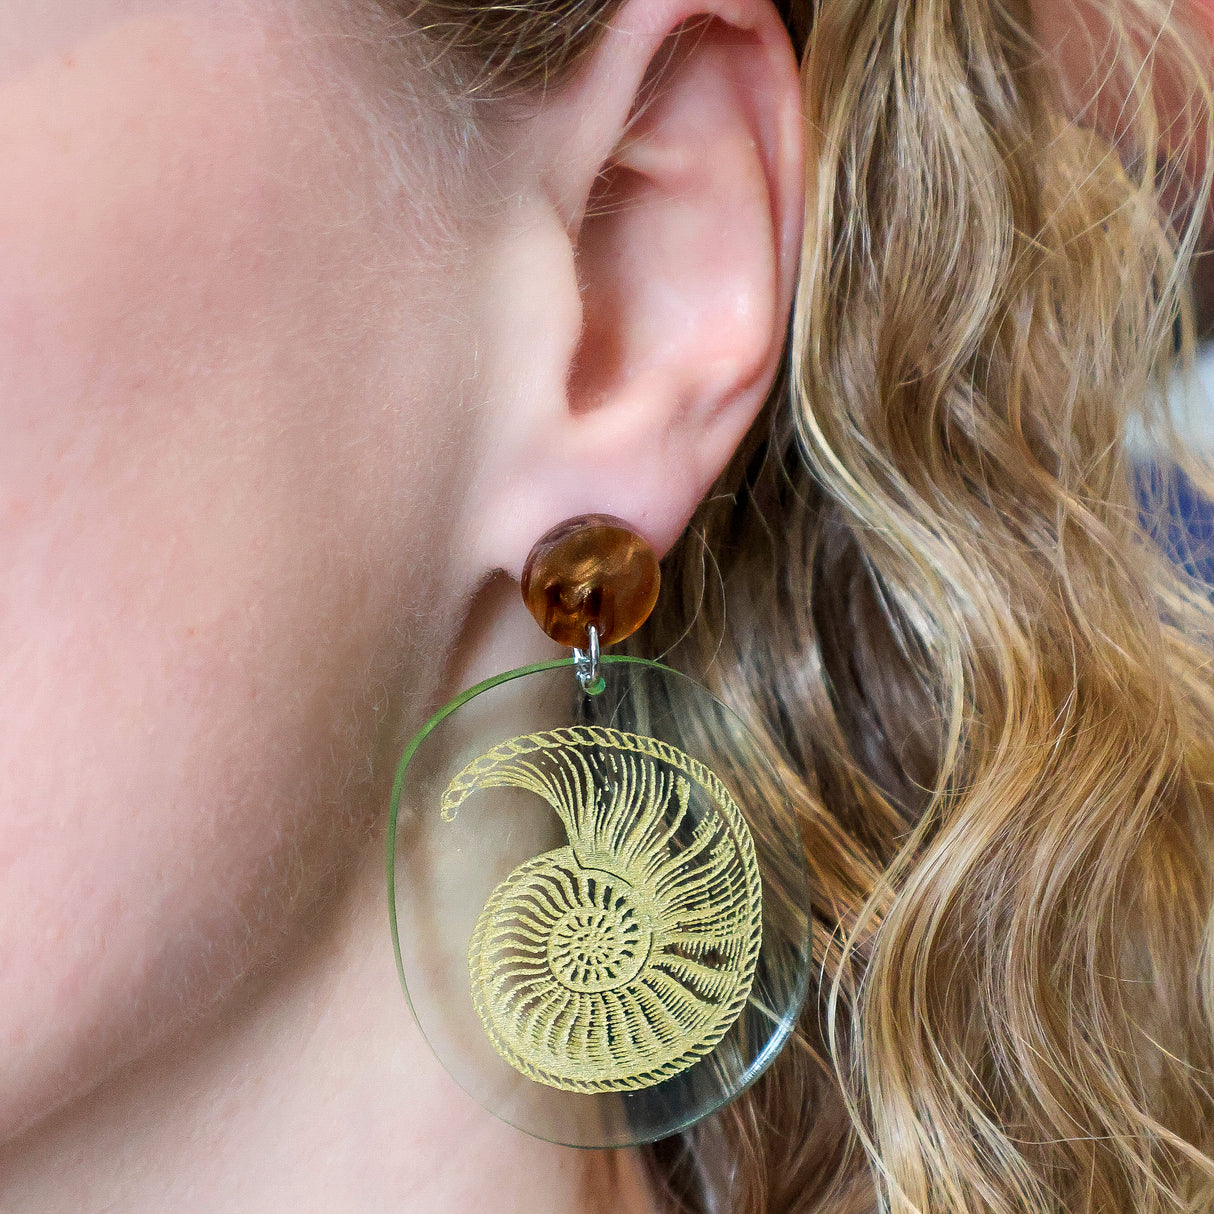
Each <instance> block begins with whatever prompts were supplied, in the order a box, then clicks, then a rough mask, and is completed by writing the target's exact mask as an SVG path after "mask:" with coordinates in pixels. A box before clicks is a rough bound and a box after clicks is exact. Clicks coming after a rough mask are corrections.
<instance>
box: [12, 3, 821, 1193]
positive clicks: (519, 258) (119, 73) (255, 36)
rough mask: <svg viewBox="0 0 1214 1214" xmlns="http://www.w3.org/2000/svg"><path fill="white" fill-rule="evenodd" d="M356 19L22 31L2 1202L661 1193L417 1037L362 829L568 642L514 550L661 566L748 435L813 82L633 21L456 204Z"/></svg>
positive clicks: (103, 19)
mask: <svg viewBox="0 0 1214 1214" xmlns="http://www.w3.org/2000/svg"><path fill="white" fill-rule="evenodd" d="M702 13H708V14H710V15H711V14H716V15H717V18H718V20H717V22H716V24H715V25H714V26H713V27H712V28H711V29H710V30H709V31H708V32H707V33H705V34H704V35H703V36H701V37H700V38H699V39H698V40H697V41H696V43H695V46H694V47H693V48H692V49H691V50H690V51H689V52H688V53H686V54H683V55H679V56H675V57H674V59H673V60H671V65H670V66H669V68H668V75H669V80H668V87H667V89H666V90H665V92H664V93H663V95H662V99H661V101H659V102H657V103H655V104H653V105H652V106H651V107H650V108H649V109H648V110H647V112H646V115H645V117H644V119H643V120H642V121H641V122H640V123H638V124H634V125H633V127H632V128H631V129H630V130H629V131H628V137H627V139H625V137H624V136H625V128H626V126H627V125H628V119H629V114H630V112H631V111H632V107H633V103H634V101H635V98H636V96H637V93H638V90H639V89H640V88H641V87H642V82H643V80H644V77H645V72H646V69H647V67H648V65H649V63H650V62H651V61H652V60H653V58H654V57H655V55H656V54H657V53H658V52H659V50H660V48H661V47H662V45H663V42H664V41H665V39H666V38H667V36H668V35H669V34H670V33H671V32H672V31H673V30H675V29H676V28H678V27H679V25H680V24H681V23H682V22H683V21H684V20H685V19H687V18H689V17H691V16H694V15H697V14H702ZM345 33H346V31H345V30H344V28H340V27H339V26H338V24H337V16H336V14H335V12H333V11H332V10H331V8H330V7H329V6H326V5H322V4H316V5H315V6H312V7H308V6H305V5H304V4H303V3H302V0H301V2H300V3H287V2H286V0H284V2H283V3H281V4H271V3H261V4H257V3H253V2H252V0H249V2H247V3H245V2H244V0H229V2H227V3H223V4H219V5H216V4H213V3H207V2H204V0H162V2H160V3H152V2H144V3H135V2H134V0H111V2H109V3H93V2H90V3H84V0H61V2H60V3H56V4H53V5H40V4H29V5H22V6H20V7H18V8H17V10H16V11H15V12H13V13H11V14H8V15H6V21H5V23H4V33H3V35H0V37H2V38H3V42H2V43H0V90H2V93H0V164H3V165H4V169H3V173H4V178H5V188H4V189H3V190H0V433H2V434H3V441H2V444H0V569H2V570H3V571H4V573H3V578H2V579H0V714H2V718H3V720H4V721H5V723H6V727H5V730H4V731H3V734H2V735H0V807H2V809H0V1058H3V1060H4V1070H3V1074H4V1083H3V1084H0V1142H4V1143H6V1144H7V1145H5V1146H3V1147H0V1209H4V1210H6V1211H8V1210H20V1211H23V1210H31V1211H32V1210H36V1211H38V1212H39V1214H52V1212H53V1211H56V1210H64V1211H67V1210H72V1211H87V1210H92V1209H109V1208H118V1209H122V1210H127V1211H136V1210H163V1209H166V1208H172V1209H175V1210H209V1211H213V1210H218V1209H254V1208H255V1209H288V1208H289V1209H292V1210H299V1211H307V1210H312V1209H316V1210H322V1209H323V1210H327V1211H335V1210H342V1209H352V1210H357V1209H370V1208H385V1207H387V1206H389V1205H390V1206H391V1208H393V1209H398V1210H407V1209H418V1210H427V1211H434V1212H440V1211H442V1210H445V1209H448V1208H450V1209H469V1208H488V1207H487V1206H486V1205H485V1203H486V1202H487V1201H490V1202H491V1203H492V1208H498V1209H524V1208H525V1209H528V1210H537V1211H542V1210H545V1209H562V1210H570V1209H590V1208H594V1206H595V1204H596V1203H599V1204H606V1205H608V1206H609V1207H610V1208H616V1209H627V1208H631V1207H632V1206H634V1205H635V1206H636V1207H638V1208H640V1207H641V1206H643V1204H644V1202H645V1196H644V1193H643V1190H642V1189H641V1187H640V1186H639V1183H638V1182H637V1179H636V1174H635V1169H634V1167H633V1165H632V1163H631V1162H630V1161H629V1160H628V1159H626V1158H624V1159H619V1160H616V1159H613V1158H612V1157H609V1156H604V1157H596V1156H583V1155H577V1154H575V1153H572V1152H568V1151H563V1150H560V1149H558V1148H553V1147H550V1146H547V1145H545V1144H541V1143H535V1142H532V1141H531V1140H528V1139H525V1138H523V1137H522V1136H520V1135H518V1134H517V1133H515V1132H514V1131H511V1130H509V1129H508V1128H507V1127H505V1126H503V1125H501V1124H500V1123H497V1122H495V1121H494V1120H493V1119H492V1118H491V1117H489V1116H488V1115H487V1114H485V1113H483V1112H482V1111H481V1110H479V1109H477V1108H476V1107H475V1106H473V1105H471V1103H470V1102H469V1101H467V1099H466V1098H465V1097H463V1096H462V1094H461V1093H459V1092H458V1091H457V1090H455V1089H454V1088H453V1085H452V1084H451V1083H450V1082H449V1081H448V1080H447V1079H446V1077H445V1076H444V1075H443V1074H442V1072H441V1070H440V1069H439V1068H438V1066H437V1064H436V1063H435V1062H434V1061H433V1060H432V1059H431V1058H430V1056H429V1054H428V1052H427V1051H426V1049H425V1047H424V1044H423V1043H422V1042H421V1040H420V1038H419V1037H418V1034H417V1032H416V1030H415V1029H414V1028H413V1027H412V1025H411V1024H410V1022H409V1020H408V1017H407V1015H406V1013H405V1006H404V1002H403V999H402V998H401V995H400V992H399V990H398V988H397V985H396V979H395V974H394V968H393V963H392V957H391V951H390V947H389V944H388V935H387V927H386V907H385V898H384V893H383V888H382V875H381V864H382V861H381V856H382V834H381V833H380V831H381V830H382V816H383V813H384V810H385V805H386V799H387V784H388V782H389V781H390V779H391V774H392V764H393V762H394V760H395V757H396V755H397V754H398V753H399V749H400V746H401V742H402V740H403V738H404V737H405V736H407V734H408V732H409V730H410V729H411V728H412V727H413V726H415V725H416V724H417V723H418V722H419V721H420V719H421V718H422V715H423V713H424V712H425V710H426V709H427V707H428V706H431V705H433V704H434V703H435V702H437V701H438V700H440V699H441V698H442V697H443V696H444V695H446V694H449V693H450V692H451V691H452V690H454V689H455V688H456V687H458V686H459V685H460V684H461V683H463V682H464V681H466V680H467V679H468V678H470V677H473V676H474V675H475V674H477V673H484V672H488V671H490V670H494V669H501V668H502V667H503V666H505V665H517V664H519V663H520V662H522V661H526V660H528V659H529V658H531V657H533V656H536V655H537V654H538V653H541V652H545V646H546V645H547V642H546V641H545V640H544V638H543V637H542V636H540V635H539V634H538V633H537V632H536V631H535V630H534V627H533V625H531V624H530V622H529V620H528V619H527V618H526V617H525V613H523V612H522V608H521V605H520V604H519V603H518V602H517V591H516V590H514V589H513V588H512V587H511V586H510V585H509V583H508V579H509V578H510V577H511V576H513V577H517V574H518V572H519V569H520V567H521V564H522V561H523V558H524V557H525V555H526V551H527V548H528V547H529V545H530V543H531V541H532V540H534V538H535V537H536V536H538V535H539V534H540V533H541V532H542V531H543V530H544V529H546V527H547V526H550V525H551V524H553V523H555V522H557V521H559V520H560V519H561V518H564V517H568V516H570V515H573V514H577V513H581V512H586V511H590V510H607V511H610V512H612V513H616V514H619V515H622V516H623V517H625V518H627V519H629V520H630V521H633V522H634V525H636V526H638V527H639V528H640V529H642V530H643V531H644V532H645V533H646V534H647V535H648V536H649V538H650V539H651V540H652V541H653V542H654V543H655V544H656V545H657V546H658V547H659V548H662V547H665V546H667V545H668V544H669V543H671V542H672V541H673V539H674V538H675V536H677V534H678V533H679V531H680V530H681V528H682V526H683V525H684V523H685V522H686V519H687V517H688V515H689V514H690V512H691V510H692V509H693V508H694V506H695V503H696V501H697V500H698V498H699V497H700V496H701V495H702V493H703V492H704V491H705V490H706V489H707V487H708V486H709V485H710V484H711V482H712V480H713V478H714V477H715V475H716V473H717V471H718V469H719V468H720V466H721V465H722V464H723V463H724V461H725V460H726V459H727V458H728V455H729V453H730V451H731V450H732V448H733V446H734V445H735V444H736V443H737V441H738V440H739V439H740V437H741V435H742V434H743V433H744V432H745V430H746V428H747V426H748V425H749V423H750V420H751V419H752V418H753V416H754V415H755V413H756V412H757V410H758V408H759V406H760V404H761V401H762V399H763V396H764V393H765V390H766V386H767V384H768V383H769V382H770V379H771V377H772V375H773V373H774V370H775V365H776V360H777V358H778V354H779V348H780V342H781V336H782V320H783V317H784V316H785V315H786V312H787V306H788V302H789V299H790V296H791V283H792V273H793V266H794V261H795V249H796V243H797V240H798V236H799V232H798V224H799V199H800V130H799V120H798V117H797V107H796V81H795V65H794V64H793V62H792V56H791V52H790V51H789V50H788V48H787V45H786V43H785V42H784V40H783V35H782V31H781V29H780V26H779V24H778V20H777V19H776V17H775V14H774V12H773V11H772V10H770V9H769V8H768V7H767V6H766V5H765V4H763V3H760V2H759V0H742V2H740V3H731V4H729V5H727V6H723V8H722V9H721V10H718V8H717V6H715V5H712V4H710V5H686V4H679V3H673V2H670V0H640V2H637V3H632V4H630V5H628V6H626V7H625V10H624V11H623V12H622V14H621V16H620V18H619V19H618V20H617V22H616V23H615V26H614V27H613V30H612V31H611V32H610V33H609V35H608V36H607V37H606V38H605V39H604V46H603V48H602V49H601V50H600V52H599V53H598V54H597V56H596V58H595V60H594V61H593V62H592V64H591V65H590V66H589V67H588V69H587V70H586V71H585V72H584V73H582V75H581V76H580V77H579V78H578V80H577V81H576V82H574V84H573V85H571V87H570V88H569V89H567V90H565V92H563V93H562V94H561V96H560V97H558V98H554V99H552V100H551V101H550V102H549V103H548V104H546V105H545V106H544V107H541V108H540V109H538V110H537V111H536V112H535V113H533V114H531V115H529V116H528V117H527V118H526V119H525V120H519V119H517V118H516V119H514V120H512V121H511V122H508V123H504V124H503V125H502V127H501V128H500V129H499V130H496V131H495V133H494V139H495V143H494V148H495V151H494V153H493V154H492V155H486V156H485V158H484V159H482V160H475V161H474V162H472V163H471V167H472V169H473V170H474V171H475V172H476V173H479V174H480V175H479V176H478V177H477V190H476V193H475V197H473V196H472V195H471V194H466V195H460V194H459V190H460V189H464V188H466V187H465V186H462V185H461V184H460V174H459V173H457V172H455V171H454V169H453V170H452V172H451V173H450V174H449V175H448V174H446V173H445V170H442V171H440V170H436V169H435V167H434V166H435V164H436V163H439V164H440V166H441V164H442V161H443V157H444V155H445V154H446V149H447V147H448V144H447V143H446V142H444V136H445V134H446V128H442V127H440V122H439V119H438V118H437V116H436V115H435V114H434V113H432V112H431V108H436V106H435V104H434V98H433V95H432V94H431V93H430V92H428V91H427V89H428V86H427V84H426V82H425V81H424V80H423V79H421V78H420V77H418V76H416V75H415V76H413V77H408V80H409V83H410V85H411V90H400V89H398V90H397V95H395V96H394V98H393V100H392V101H391V104H390V105H387V106H386V108H385V107H381V109H380V113H379V116H378V117H377V118H375V119H374V120H373V119H372V118H371V117H369V116H368V114H369V110H370V109H371V108H372V106H371V104H370V103H371V102H372V101H374V100H375V89H376V88H377V87H378V84H379V82H380V81H381V80H382V77H381V75H380V74H379V73H381V72H382V70H383V63H382V62H380V61H377V62H376V63H374V64H373V63H371V62H369V61H368V62H367V63H366V64H364V63H362V62H361V59H360V53H359V51H358V48H357V44H355V45H354V47H353V49H352V48H351V40H350V39H349V38H348V37H346V36H345ZM369 58H370V57H368V59H369ZM402 70H405V69H404V68H403V67H402ZM409 70H413V71H414V72H415V71H416V70H415V69H409ZM410 91H411V92H412V94H413V97H412V99H410V96H409V95H408V94H409V92H410ZM401 92H404V93H405V94H406V95H405V96H404V97H402V96H400V95H399V94H400V93H401ZM385 114H386V115H387V117H386V118H385ZM706 118H711V119H712V121H706ZM385 124H387V125H385ZM385 138H388V139H390V140H391V142H392V144H393V147H394V151H395V153H396V154H395V155H394V156H393V157H392V158H391V160H389V158H388V157H385V156H384V155H383V152H382V145H383V141H384V140H385ZM488 166H492V168H491V169H490V168H489V167H488ZM448 167H450V166H448ZM605 169H606V171H607V173H608V178H607V179H608V182H609V185H608V187H607V188H608V189H609V191H610V192H611V194H612V195H613V200H614V201H615V202H616V203H618V204H619V205H618V206H609V207H604V208H602V212H601V214H600V213H593V214H592V216H591V218H590V219H587V218H586V210H587V204H588V202H589V201H590V196H591V191H592V190H594V189H596V188H600V187H599V185H598V183H601V182H602V181H603V180H604V179H603V176H602V174H603V172H604V170H605ZM487 174H491V175H489V176H486V175H487ZM439 175H441V176H442V180H441V181H440V180H438V176H439ZM453 199H455V201H453ZM456 202H458V205H456ZM722 232H725V233H731V234H732V235H727V236H726V237H724V238H723V237H722V235H721V234H722ZM575 246H576V247H577V249H578V260H577V262H576V265H575V260H574V247H575ZM575 359H576V364H577V367H578V374H577V375H576V376H572V377H571V368H572V366H573V365H574V362H575ZM495 571H504V576H503V574H502V573H497V574H495Z"/></svg>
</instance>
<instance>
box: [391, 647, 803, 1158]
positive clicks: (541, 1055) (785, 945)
mask: <svg viewBox="0 0 1214 1214" xmlns="http://www.w3.org/2000/svg"><path fill="white" fill-rule="evenodd" d="M601 671H602V675H603V684H604V685H603V690H601V691H600V692H598V693H597V694H587V693H586V692H585V691H583V690H582V688H581V686H580V685H579V683H578V681H577V678H576V675H575V672H574V666H573V663H572V661H569V660H567V661H560V662H551V663H544V664H541V665H538V666H532V667H527V668H524V669H521V670H515V671H510V672H508V673H507V674H503V675H500V676H498V677H497V678H494V679H491V680H488V681H487V682H485V683H482V684H480V685H479V686H477V687H474V688H471V689H470V690H469V691H467V692H465V693H464V694H463V695H461V696H459V697H458V698H457V699H455V700H453V701H452V702H451V703H450V704H448V705H446V706H445V707H444V708H443V709H442V710H441V711H440V712H439V713H437V714H436V715H435V716H434V717H433V718H432V719H431V720H430V721H429V722H428V723H427V724H426V725H425V726H424V727H423V729H422V730H421V731H420V732H419V733H418V735H417V736H416V737H415V738H414V739H413V741H412V742H411V743H410V744H409V747H408V748H407V750H406V752H405V755H404V757H403V758H402V760H401V764H400V768H399V770H398V772H397V779H396V786H395V788H394V791H393V798H392V810H391V819H390V823H389V838H388V894H389V905H390V909H391V916H392V932H393V941H394V944H395V946H396V955H397V963H398V966H399V967H400V974H401V980H402V983H403V984H404V988H405V993H406V995H407V997H408V1000H409V1004H410V1006H411V1007H412V1010H413V1014H414V1016H415V1017H416V1019H417V1022H418V1024H419V1026H420V1027H421V1029H422V1032H423V1033H424V1035H425V1037H426V1039H427V1041H428V1042H429V1044H430V1046H431V1048H432V1049H433V1050H434V1052H435V1054H436V1055H437V1057H438V1058H439V1060H440V1061H441V1062H442V1064H443V1065H444V1066H445V1067H446V1069H447V1070H448V1072H449V1073H450V1074H451V1075H452V1077H453V1078H454V1079H455V1081H456V1082H457V1083H458V1084H459V1085H460V1086H461V1087H462V1088H463V1089H464V1090H465V1091H466V1092H468V1093H469V1095H471V1096H472V1097H473V1098H474V1099H476V1100H477V1101H479V1102H480V1103H481V1104H482V1105H483V1106H484V1107H485V1108H487V1109H488V1110H490V1111H491V1112H492V1113H494V1114H495V1115H497V1116H498V1117H500V1118H502V1119H503V1120H505V1121H507V1122H509V1123H510V1124H511V1125H514V1126H516V1127H518V1128H519V1129H521V1130H524V1131H526V1132H527V1133H529V1134H533V1135H535V1136H537V1137H540V1138H544V1139H547V1140H549V1141H552V1142H559V1143H564V1144H567V1145H570V1146H577V1147H616V1146H625V1145H631V1144H637V1143H642V1142H650V1141H653V1140H655V1139H658V1138H663V1137H667V1136H669V1135H671V1134H674V1133H677V1132H678V1131H679V1130H681V1129H684V1128H686V1127H687V1126H688V1125H690V1124H692V1123H693V1122H695V1121H698V1120H699V1119H701V1118H702V1117H705V1116H707V1115H709V1114H710V1113H712V1112H714V1111H715V1110H716V1109H718V1108H720V1107H721V1106H722V1105H723V1104H725V1103H726V1102H728V1101H729V1100H730V1099H732V1098H733V1097H734V1096H736V1095H737V1094H738V1093H739V1092H741V1091H742V1090H743V1089H744V1088H745V1087H746V1086H747V1085H749V1084H750V1083H752V1082H753V1081H754V1080H755V1079H756V1078H757V1077H758V1076H759V1074H761V1073H762V1071H763V1070H764V1068H765V1067H766V1066H767V1065H768V1064H769V1063H770V1062H771V1060H772V1059H773V1058H774V1057H775V1055H776V1054H777V1053H778V1051H779V1050H780V1048H781V1047H782V1046H783V1044H784V1043H785V1041H786V1039H787V1037H788V1035H789V1033H790V1032H791V1031H792V1029H793V1027H794V1025H795V1022H796V1017H797V1014H798V1012H799V1010H800V1006H801V1003H802V1001H803V999H804V997H805V992H806V989H807V986H808V980H809V971H810V940H809V918H810V916H809V910H810V893H809V888H808V879H807V875H806V872H805V865H804V860H803V857H802V852H801V843H800V838H799V836H798V832H797V829H796V822H795V819H794V817H793V815H792V813H791V811H790V810H789V808H788V807H787V805H786V804H785V802H784V800H783V798H782V796H781V795H780V786H779V782H778V780H777V778H776V777H775V774H774V772H773V771H772V768H771V766H770V764H769V763H768V762H767V761H766V760H765V759H764V758H763V756H762V754H761V752H760V750H759V748H758V746H757V744H756V742H755V741H754V739H753V736H752V735H751V734H750V733H749V732H748V731H747V730H746V729H745V727H744V726H743V725H742V724H741V722H740V721H739V720H738V719H737V717H736V716H734V714H733V713H732V712H730V710H729V709H727V708H726V707H725V706H724V705H723V704H721V703H720V702H719V701H717V700H716V699H715V698H714V697H712V696H711V695H710V694H709V693H708V692H707V691H705V690H704V688H702V687H701V686H699V685H698V684H696V683H695V682H694V681H692V680H690V679H688V678H687V677H686V676H684V675H681V674H679V673H677V672H676V671H673V670H670V669H668V668H667V667H664V666H661V665H659V664H657V663H654V662H648V661H644V660H641V659H636V658H628V657H614V656H613V657H604V658H603V659H602V664H601Z"/></svg>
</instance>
